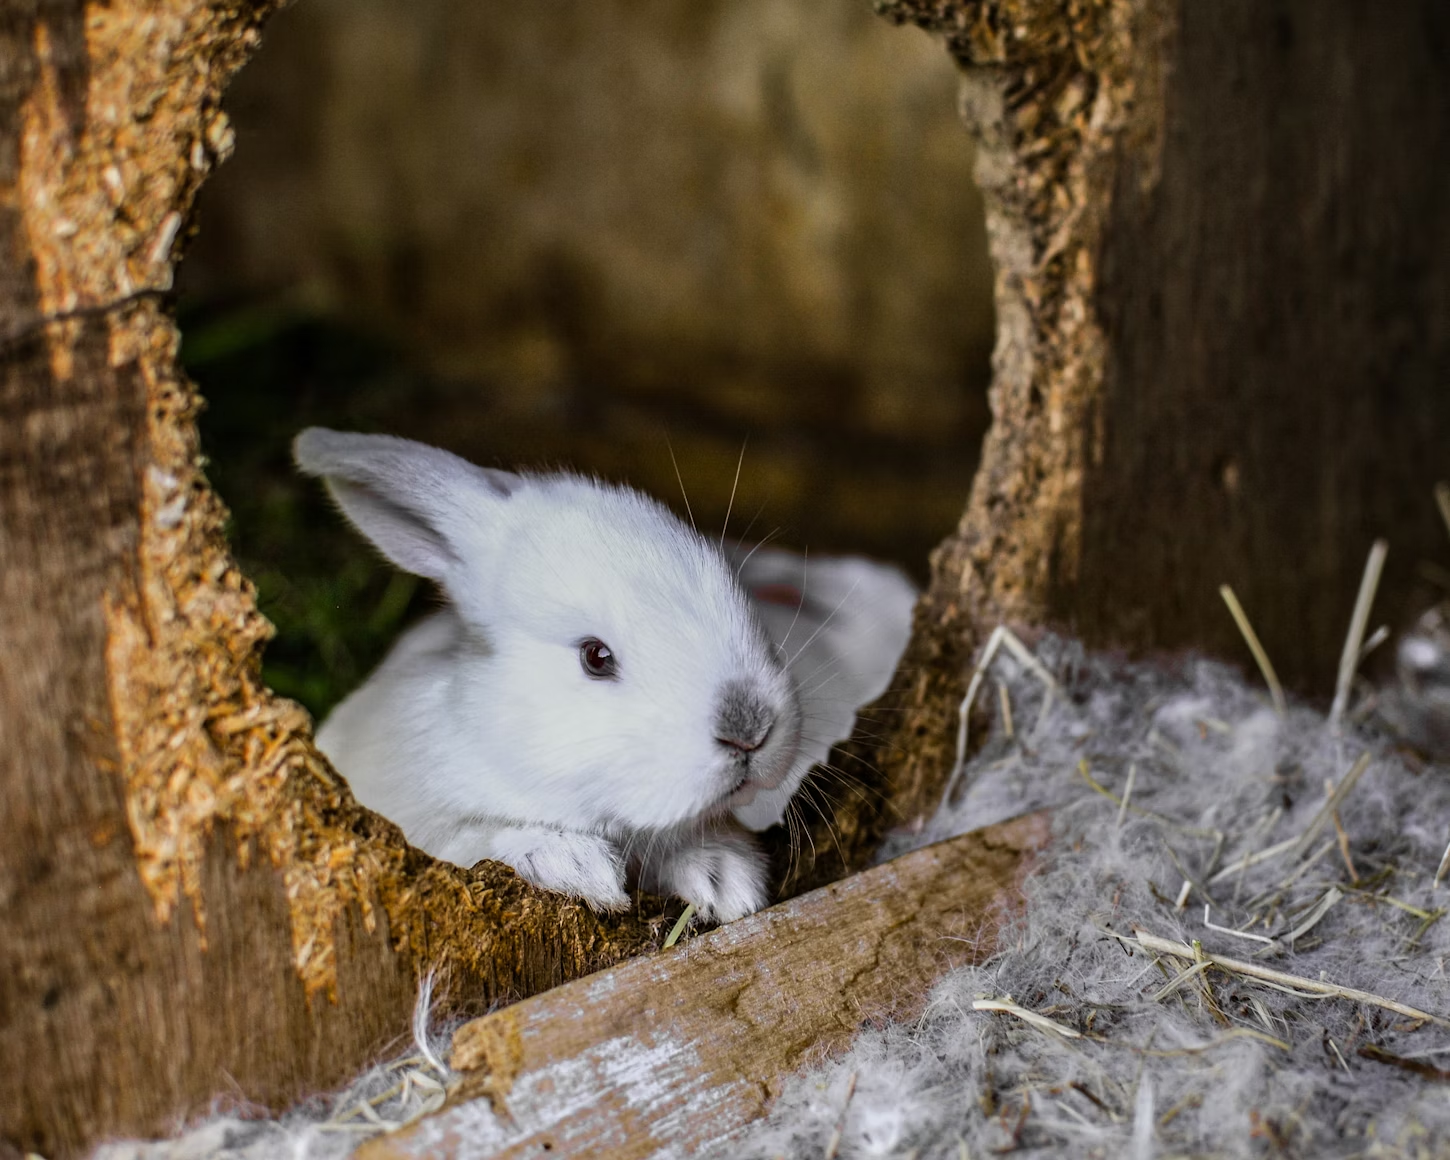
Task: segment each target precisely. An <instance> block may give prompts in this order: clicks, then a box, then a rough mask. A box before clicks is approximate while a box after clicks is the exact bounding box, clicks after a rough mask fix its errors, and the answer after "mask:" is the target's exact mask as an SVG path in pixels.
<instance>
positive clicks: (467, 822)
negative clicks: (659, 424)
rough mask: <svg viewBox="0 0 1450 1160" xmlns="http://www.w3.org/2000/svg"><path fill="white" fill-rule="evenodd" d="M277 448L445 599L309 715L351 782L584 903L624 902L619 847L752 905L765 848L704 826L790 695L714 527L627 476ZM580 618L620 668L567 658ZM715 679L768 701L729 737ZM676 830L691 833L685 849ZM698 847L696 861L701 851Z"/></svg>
mask: <svg viewBox="0 0 1450 1160" xmlns="http://www.w3.org/2000/svg"><path fill="white" fill-rule="evenodd" d="M296 453H297V460H298V463H299V465H300V466H301V468H302V469H303V470H304V471H306V472H308V473H310V474H314V475H320V476H322V477H324V478H325V479H326V481H327V483H328V485H329V488H330V489H331V491H332V493H333V495H334V497H335V498H336V499H337V501H338V503H339V505H340V506H341V507H342V510H343V511H344V513H345V514H346V515H347V516H348V517H349V518H350V519H351V520H352V521H353V522H354V523H355V524H356V525H357V527H358V528H359V530H361V531H362V532H363V533H364V534H365V535H367V536H368V537H369V538H371V539H372V540H373V542H374V543H375V544H376V545H377V546H378V547H379V548H380V549H381V550H382V551H383V552H384V553H385V554H386V555H388V556H389V557H390V558H391V559H392V560H393V561H394V562H395V563H397V564H398V565H399V566H401V567H404V568H408V569H409V570H411V571H414V572H417V573H419V574H420V575H423V576H427V577H430V578H432V579H434V580H437V581H438V582H439V583H440V584H441V585H442V586H443V589H444V591H445V593H446V594H447V596H448V597H449V602H450V603H449V607H448V608H446V609H445V610H444V611H442V612H440V613H438V614H437V615H435V616H433V617H432V618H430V619H429V620H428V621H426V622H424V623H423V624H421V625H419V626H418V627H416V628H415V629H413V630H412V631H411V632H409V633H408V634H406V635H405V636H404V637H403V639H402V640H401V641H399V643H398V645H397V646H396V647H395V649H394V650H393V652H392V654H391V655H390V656H389V657H388V658H387V659H386V660H385V661H384V663H383V664H382V666H381V667H380V668H379V669H378V670H377V672H376V673H374V674H373V676H372V677H371V678H370V679H369V680H368V681H367V682H366V683H365V684H364V685H363V686H362V688H360V689H358V690H357V691H356V692H355V693H353V694H352V696H350V697H348V698H347V699H346V700H345V701H344V702H343V703H342V704H341V705H339V706H338V708H337V709H336V711H335V712H334V713H333V714H332V715H331V716H330V717H329V718H328V720H327V721H326V723H325V724H324V725H323V726H322V728H321V730H320V731H319V732H318V738H317V740H318V744H319V746H320V747H321V748H322V749H323V751H324V752H325V753H327V755H328V756H329V757H330V758H331V759H332V760H333V762H334V763H335V764H336V765H337V767H338V769H339V770H340V771H341V772H342V773H343V774H344V775H345V776H346V777H347V779H348V782H349V784H350V785H351V786H352V789H353V792H354V793H355V794H356V795H357V797H358V799H359V800H360V801H361V802H363V803H364V804H365V805H367V806H369V807H371V808H373V809H376V810H378V811H379V812H381V813H383V814H386V815H387V816H388V817H390V818H392V819H393V820H394V821H395V822H397V823H398V824H399V825H400V826H402V828H403V831H404V833H406V834H407V836H408V839H409V840H410V841H411V842H413V843H414V844H415V845H417V846H419V847H421V848H422V849H424V850H426V851H428V852H430V853H433V854H435V855H436V856H438V857H443V858H447V859H448V860H450V861H453V862H457V863H459V864H462V865H471V864H472V863H474V862H477V861H479V860H480V859H484V858H492V859H497V860H500V861H503V862H506V863H508V864H509V865H511V866H513V867H514V868H515V869H516V870H518V871H519V873H520V874H522V875H524V876H525V877H526V878H528V879H529V880H530V881H532V882H534V883H536V884H537V885H540V886H544V887H547V888H549V889H553V890H559V891H563V892H565V893H568V894H573V895H577V896H579V897H581V898H583V899H585V900H586V901H588V902H589V903H591V904H592V905H594V906H596V907H598V908H600V909H614V908H617V907H619V906H622V905H623V904H624V902H625V895H624V887H625V881H626V878H625V875H626V871H627V869H629V867H630V865H631V863H633V864H635V865H636V867H637V868H638V867H640V865H641V864H643V863H647V862H649V861H650V860H654V861H655V862H656V863H657V864H656V865H653V866H650V865H644V866H643V867H642V868H643V869H644V870H645V871H647V872H648V874H649V875H650V876H651V877H652V878H653V879H657V880H658V881H660V882H662V883H665V884H667V885H668V886H669V888H670V889H673V890H676V891H678V892H680V893H682V894H683V896H684V897H686V899H687V900H688V901H690V902H693V903H694V904H695V905H696V907H697V908H698V909H699V910H700V911H701V912H702V913H703V914H704V915H706V916H707V917H713V918H719V919H722V920H728V919H731V918H735V917H738V916H740V915H742V914H746V913H749V912H750V911H752V910H755V909H758V908H759V907H760V906H761V905H763V904H764V902H765V868H764V864H763V861H762V860H761V859H760V858H759V857H758V856H757V855H756V854H755V853H754V851H753V849H752V848H751V847H749V846H748V845H747V844H746V843H745V842H744V840H743V839H742V840H735V839H725V838H721V837H720V836H719V835H720V832H721V831H723V830H728V828H729V826H730V825H731V824H732V823H731V822H730V819H729V817H728V811H729V808H730V807H731V806H733V805H737V804H741V803H743V802H745V801H748V800H749V799H750V798H751V797H752V796H753V795H754V793H756V792H758V791H760V790H762V789H771V788H774V787H776V786H778V785H780V784H781V782H782V780H783V779H784V778H785V777H786V776H787V774H788V773H789V772H790V771H791V770H792V768H793V765H794V763H795V760H796V757H797V753H798V751H799V748H800V732H801V714H800V708H799V705H798V703H797V697H796V689H795V684H794V681H793V680H792V679H791V677H790V674H789V672H788V671H787V669H786V667H785V666H784V665H783V664H782V663H781V662H780V660H779V658H778V655H777V650H776V648H774V647H773V646H772V643H771V642H770V640H769V639H768V638H767V637H766V634H765V632H764V630H763V628H762V626H761V623H760V621H759V619H758V617H757V616H756V614H755V612H754V610H753V609H752V607H751V605H750V603H749V601H748V600H747V599H746V597H745V596H744V594H743V593H742V592H741V590H740V587H739V585H738V584H737V583H736V581H735V578H734V576H733V574H732V571H731V569H730V567H729V565H728V564H727V563H726V561H725V559H724V557H723V556H722V554H721V553H720V551H719V550H718V548H717V547H716V546H715V545H714V544H712V543H711V542H709V541H708V540H706V539H704V538H703V537H701V536H699V535H697V534H695V533H694V532H693V531H692V530H691V529H690V528H688V527H686V526H684V525H682V524H681V523H680V522H679V520H677V519H676V518H675V517H674V516H673V515H671V514H670V513H669V512H668V511H667V510H666V509H665V508H664V507H663V506H661V505H660V504H658V503H656V502H654V501H653V500H650V499H648V498H646V497H644V496H642V495H640V494H638V493H637V492H633V491H630V490H628V489H625V488H618V487H611V486H606V485H603V484H600V483H596V482H594V481H591V480H587V479H582V478H579V477H576V476H570V475H542V476H520V475H511V474H509V473H506V472H498V471H486V470H484V469H480V468H476V467H474V466H473V465H471V464H469V463H467V462H465V461H464V460H461V459H459V458H457V457H456V456H453V455H450V454H448V453H447V452H443V451H439V450H438V449H436V448H430V447H424V446H422V445H421V444H416V443H411V442H408V441H407V440H402V439H395V438H391V437H389V436H381V435H376V436H370V435H347V434H341V433H338V432H330V431H323V430H320V429H316V428H314V429H312V430H309V431H306V432H303V434H302V435H301V436H299V438H298V440H297V446H296ZM590 637H597V638H599V639H600V640H603V641H604V642H606V643H607V644H608V645H609V646H610V648H611V649H612V650H613V652H614V654H615V656H616V657H617V659H618V665H619V672H618V678H617V679H613V680H598V679H594V678H591V677H589V676H588V675H587V674H586V673H585V672H584V670H583V668H582V667H581V664H580V658H579V646H580V642H581V641H582V640H584V639H586V638H590ZM732 684H735V685H740V684H743V685H745V686H747V687H748V688H749V689H750V690H751V691H752V695H758V697H759V698H760V699H761V701H762V702H763V703H765V704H768V705H769V707H770V709H771V711H772V712H773V714H774V725H773V726H772V727H771V730H770V733H769V735H768V736H767V737H766V739H765V741H764V742H763V744H762V745H761V746H760V748H759V749H757V750H755V751H754V752H752V753H750V755H749V757H748V758H742V756H741V754H740V753H739V752H738V751H736V750H733V749H731V747H730V746H728V745H725V744H723V743H722V742H721V741H720V740H719V739H718V738H717V736H716V734H717V727H716V725H717V719H718V717H719V715H720V712H721V705H722V698H723V697H724V696H725V690H726V687H727V686H730V685H732ZM742 780H743V782H744V784H743V785H742V784H741V783H742ZM684 833H688V834H699V835H702V839H701V840H696V841H695V842H694V846H695V847H696V849H694V850H692V849H691V844H690V843H689V842H685V841H682V840H681V839H680V838H679V836H678V835H680V834H684ZM701 849H709V850H710V851H711V854H710V857H711V858H712V859H713V860H714V862H715V863H718V865H716V866H715V867H714V872H713V873H710V874H702V873H700V872H698V867H699V861H700V858H701V857H702V856H703V855H702V854H701V852H700V851H701ZM677 861H678V862H679V865H678V866H676V865H675V863H676V862H677Z"/></svg>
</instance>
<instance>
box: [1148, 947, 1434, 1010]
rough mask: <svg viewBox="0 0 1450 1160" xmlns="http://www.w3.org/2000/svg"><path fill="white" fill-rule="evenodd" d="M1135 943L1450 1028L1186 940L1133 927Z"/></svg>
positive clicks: (1400, 1006) (1305, 993)
mask: <svg viewBox="0 0 1450 1160" xmlns="http://www.w3.org/2000/svg"><path fill="white" fill-rule="evenodd" d="M1133 934H1134V935H1135V936H1136V938H1137V940H1138V943H1139V945H1140V946H1141V947H1142V948H1143V949H1144V950H1145V951H1148V952H1149V953H1150V954H1155V955H1159V956H1162V955H1172V956H1173V957H1174V958H1179V959H1186V960H1188V961H1189V962H1193V963H1197V962H1200V961H1201V962H1204V963H1206V964H1208V965H1209V966H1213V967H1217V968H1218V969H1219V970H1221V971H1226V972H1227V973H1229V974H1231V975H1240V976H1242V977H1244V978H1246V979H1256V980H1258V981H1259V982H1261V983H1267V984H1268V985H1270V986H1274V987H1278V988H1280V989H1281V990H1283V989H1287V990H1288V991H1289V993H1290V994H1297V995H1299V996H1300V997H1301V998H1307V997H1320V998H1325V999H1349V1000H1351V1001H1352V1002H1355V1003H1367V1004H1369V1005H1370V1006H1372V1007H1379V1008H1381V1009H1382V1010H1385V1011H1393V1012H1394V1013H1395V1014H1396V1015H1404V1016H1405V1017H1406V1018H1409V1019H1421V1020H1424V1021H1425V1022H1427V1023H1434V1024H1435V1025H1436V1026H1438V1027H1450V1019H1444V1018H1442V1017H1441V1016H1439V1015H1432V1014H1431V1013H1430V1012H1428V1011H1421V1010H1420V1009H1419V1008H1418V1007H1411V1006H1410V1005H1409V1004H1408V1003H1401V1002H1398V1001H1397V1000H1395V999H1388V998H1386V997H1385V996H1383V995H1376V994H1374V993H1373V992H1371V991H1361V990H1359V989H1357V988H1355V987H1341V986H1340V985H1339V984H1338V983H1331V982H1329V981H1327V980H1324V979H1309V978H1305V977H1304V976H1303V975H1291V974H1289V973H1288V972H1287V971H1275V970H1272V969H1271V968H1269V967H1265V966H1261V965H1260V964H1259V963H1253V962H1245V961H1244V960H1243V959H1231V958H1228V957H1226V956H1224V955H1215V954H1210V953H1209V952H1207V951H1205V950H1204V949H1203V948H1202V947H1199V946H1189V945H1188V944H1187V943H1181V942H1176V941H1174V940H1173V939H1168V938H1161V937H1160V936H1158V935H1155V934H1151V933H1149V932H1148V931H1146V930H1142V929H1135V930H1134V931H1133Z"/></svg>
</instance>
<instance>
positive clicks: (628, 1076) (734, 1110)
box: [363, 814, 1050, 1160]
mask: <svg viewBox="0 0 1450 1160" xmlns="http://www.w3.org/2000/svg"><path fill="white" fill-rule="evenodd" d="M1049 828H1050V827H1049V824H1048V818H1047V815H1045V814H1034V815H1032V816H1030V817H1027V818H1021V819H1019V820H1017V821H1013V822H1006V823H1003V824H1002V825H998V826H992V827H991V828H989V829H985V830H979V831H977V832H976V833H972V834H966V835H964V836H962V837H960V838H954V839H952V840H951V841H949V842H942V843H939V844H938V845H935V846H928V847H927V848H926V849H924V850H918V851H916V852H915V853H912V854H908V855H907V856H906V857H904V858H900V859H898V860H896V861H895V862H890V863H888V864H887V865H885V866H878V867H876V868H875V869H874V870H868V871H865V872H863V873H861V874H857V875H855V876H853V877H851V878H848V879H846V880H845V881H844V882H839V883H836V884H835V885H833V886H827V887H823V888H822V889H820V890H817V891H814V892H812V893H811V894H808V895H805V896H804V897H802V898H797V899H794V900H793V901H791V902H787V903H784V904H782V905H780V906H777V907H773V908H772V909H770V910H768V911H765V912H763V913H761V914H758V915H754V916H753V917H751V918H747V919H743V920H741V921H740V922H737V923H732V924H731V925H730V926H728V927H725V928H723V929H721V930H717V931H714V932H713V933H711V934H707V935H704V936H703V937H701V938H697V939H693V940H691V941H690V942H689V943H687V944H686V945H684V946H680V947H677V948H675V949H674V950H673V951H670V952H666V953H662V954H658V955H650V956H648V957H646V958H643V959H638V960H636V961H634V962H631V963H627V964H625V965H624V966H621V967H616V968H614V969H613V970H611V971H605V972H602V973H601V974H598V975H595V976H593V977H591V978H588V979H581V980H579V981H578V982H576V983H571V984H569V985H567V986H564V987H560V988H558V989H556V990H554V991H551V992H549V993H548V994H547V995H540V996H538V997H537V998H534V999H529V1000H527V1001H525V1002H523V1003H518V1004H515V1005H514V1006H512V1007H508V1008H505V1009H504V1010H503V1011H499V1012H497V1013H495V1014H493V1015H488V1016H485V1017H484V1018H482V1019H476V1020H474V1021H473V1022H472V1023H467V1024H465V1025H464V1026H463V1027H461V1028H459V1030H458V1032H457V1033H456V1034H455V1035H454V1037H453V1055H452V1059H451V1060H450V1063H451V1064H452V1066H453V1068H454V1069H455V1070H456V1071H459V1072H461V1073H462V1074H461V1078H460V1079H459V1081H458V1084H457V1086H456V1087H454V1088H453V1089H452V1090H451V1091H450V1093H449V1103H448V1106H447V1107H445V1108H444V1109H442V1110H441V1111H439V1112H438V1113H437V1114H435V1115H433V1116H431V1117H429V1118H428V1119H426V1120H424V1121H423V1122H421V1123H420V1124H418V1125H417V1126H416V1127H414V1128H412V1129H410V1130H408V1131H405V1132H402V1133H399V1134H397V1135H393V1136H388V1137H383V1138H381V1139H379V1140H377V1141H376V1142H374V1143H372V1144H371V1145H369V1146H367V1147H366V1148H365V1149H364V1150H363V1156H365V1157H366V1160H403V1158H404V1157H425V1156H428V1157H443V1156H449V1157H455V1158H456V1160H481V1158H482V1157H485V1156H496V1157H500V1158H501V1157H505V1156H519V1157H521V1156H539V1155H542V1154H547V1153H551V1152H552V1153H554V1154H556V1155H560V1156H593V1155H601V1154H603V1153H604V1152H606V1151H607V1153H608V1155H610V1156H611V1157H615V1158H616V1160H626V1158H633V1157H640V1158H643V1157H649V1156H696V1155H702V1154H704V1153H705V1152H706V1151H708V1150H709V1149H710V1148H711V1147H713V1146H715V1145H719V1144H721V1143H722V1142H724V1141H726V1140H727V1139H728V1138H729V1137H730V1136H731V1135H733V1134H734V1133H735V1132H738V1131H739V1130H740V1129H741V1128H743V1127H744V1126H745V1125H747V1124H749V1123H750V1122H751V1121H752V1120H755V1119H757V1118H759V1117H760V1116H761V1115H763V1114H764V1113H765V1112H766V1111H767V1110H768V1109H769V1107H770V1104H771V1103H772V1102H773V1101H774V1100H775V1098H776V1097H777V1096H778V1095H779V1094H780V1091H781V1088H782V1086H783V1084H784V1083H785V1081H786V1080H787V1079H789V1078H790V1077H791V1076H792V1075H794V1074H795V1073H797V1072H798V1071H800V1070H801V1069H803V1068H805V1067H807V1066H809V1065H810V1064H812V1063H814V1062H817V1061H819V1060H820V1059H821V1058H823V1057H824V1056H825V1055H827V1054H828V1053H829V1052H832V1051H836V1050H840V1049H842V1048H844V1047H846V1046H847V1045H848V1044H849V1043H850V1041H851V1037H852V1036H853V1035H854V1034H855V1033H856V1030H857V1029H858V1028H860V1027H863V1026H871V1025H873V1024H877V1023H878V1022H880V1021H883V1020H888V1019H898V1020H900V1019H914V1018H916V1017H917V1016H918V1015H920V1014H921V1011H922V1008H923V1006H924V1004H925V1001H926V996H927V992H928V991H929V990H930V989H931V986H932V984H933V983H935V982H936V981H937V980H938V979H939V978H940V977H941V976H942V975H943V974H944V973H945V972H946V971H949V970H952V969H954V968H956V967H959V966H963V965H965V964H967V963H979V962H981V961H982V960H983V959H985V958H987V957H988V956H990V955H992V954H993V953H995V951H996V948H997V934H998V931H999V930H1000V928H1001V926H1002V924H1003V923H1004V922H1005V921H1007V920H1008V919H1009V918H1010V917H1011V916H1012V915H1013V914H1014V913H1015V912H1017V911H1018V910H1019V909H1020V906H1021V901H1022V896H1021V887H1022V879H1023V877H1024V876H1025V874H1026V872H1027V870H1028V867H1029V864H1030V861H1031V854H1032V852H1033V851H1034V850H1036V849H1038V848H1039V847H1040V846H1041V845H1042V844H1043V843H1044V842H1045V841H1046V839H1047V833H1048V830H1049ZM495 1113H496V1114H497V1115H499V1116H500V1117H506V1119H505V1120H503V1121H502V1122H500V1120H497V1119H495V1118H494V1116H495Z"/></svg>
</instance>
